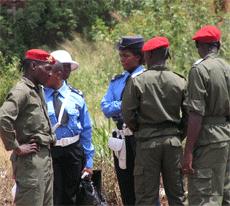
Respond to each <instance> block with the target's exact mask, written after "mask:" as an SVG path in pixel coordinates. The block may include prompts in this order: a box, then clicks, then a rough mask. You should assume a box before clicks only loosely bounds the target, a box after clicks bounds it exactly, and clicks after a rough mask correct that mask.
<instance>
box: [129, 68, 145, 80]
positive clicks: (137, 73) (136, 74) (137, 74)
mask: <svg viewBox="0 0 230 206" xmlns="http://www.w3.org/2000/svg"><path fill="white" fill-rule="evenodd" d="M145 71H146V69H144V70H141V71H139V72H136V73H134V74H132V75H131V77H132V78H135V77H137V76H139V75H140V74H142V73H143V72H145Z"/></svg>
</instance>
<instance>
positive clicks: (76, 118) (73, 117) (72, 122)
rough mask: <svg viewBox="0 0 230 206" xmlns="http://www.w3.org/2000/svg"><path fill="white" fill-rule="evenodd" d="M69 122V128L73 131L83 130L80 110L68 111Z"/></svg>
mask: <svg viewBox="0 0 230 206" xmlns="http://www.w3.org/2000/svg"><path fill="white" fill-rule="evenodd" d="M68 115H69V122H68V127H70V128H71V129H72V130H76V129H81V123H80V111H79V110H78V109H75V108H74V109H73V108H72V109H68Z"/></svg>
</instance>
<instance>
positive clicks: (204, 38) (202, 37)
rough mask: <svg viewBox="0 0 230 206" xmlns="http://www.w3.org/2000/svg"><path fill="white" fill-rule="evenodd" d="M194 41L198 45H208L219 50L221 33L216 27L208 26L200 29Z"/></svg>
mask: <svg viewBox="0 0 230 206" xmlns="http://www.w3.org/2000/svg"><path fill="white" fill-rule="evenodd" d="M192 39H193V40H195V41H196V44H206V45H208V46H209V47H216V48H217V49H219V48H220V39H221V31H220V30H219V29H218V28H217V27H215V26H212V25H206V26H203V27H202V28H201V29H199V30H198V31H197V32H196V33H195V34H194V36H193V37H192Z"/></svg>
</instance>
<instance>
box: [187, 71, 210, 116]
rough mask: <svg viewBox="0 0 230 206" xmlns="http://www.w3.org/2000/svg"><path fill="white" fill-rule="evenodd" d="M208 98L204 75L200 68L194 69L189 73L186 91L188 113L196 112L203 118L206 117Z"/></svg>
mask: <svg viewBox="0 0 230 206" xmlns="http://www.w3.org/2000/svg"><path fill="white" fill-rule="evenodd" d="M206 96H207V92H206V88H205V78H204V75H203V74H202V72H201V70H200V68H197V67H193V68H192V69H191V71H190V72H189V77H188V85H187V91H186V100H185V106H186V107H187V109H188V112H196V113H198V114H200V115H201V116H204V114H205V106H206V104H205V98H206Z"/></svg>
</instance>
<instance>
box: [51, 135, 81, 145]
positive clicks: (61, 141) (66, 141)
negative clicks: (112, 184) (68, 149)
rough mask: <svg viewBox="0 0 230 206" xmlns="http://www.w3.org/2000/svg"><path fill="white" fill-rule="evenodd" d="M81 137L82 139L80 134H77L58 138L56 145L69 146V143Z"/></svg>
mask: <svg viewBox="0 0 230 206" xmlns="http://www.w3.org/2000/svg"><path fill="white" fill-rule="evenodd" d="M79 139H80V136H79V135H76V136H73V137H65V138H62V139H59V140H57V141H56V144H55V145H54V146H60V147H65V146H68V145H71V144H73V143H75V142H77V141H78V140H79Z"/></svg>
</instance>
